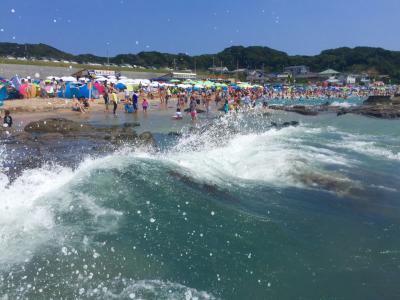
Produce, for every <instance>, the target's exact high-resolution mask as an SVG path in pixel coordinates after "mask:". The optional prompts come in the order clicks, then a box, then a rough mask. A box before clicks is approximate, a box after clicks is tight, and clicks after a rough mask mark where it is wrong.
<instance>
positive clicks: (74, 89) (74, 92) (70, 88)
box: [58, 82, 80, 99]
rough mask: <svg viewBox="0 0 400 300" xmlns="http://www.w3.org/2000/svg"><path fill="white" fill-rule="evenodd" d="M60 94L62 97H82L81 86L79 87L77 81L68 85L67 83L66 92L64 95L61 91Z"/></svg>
mask: <svg viewBox="0 0 400 300" xmlns="http://www.w3.org/2000/svg"><path fill="white" fill-rule="evenodd" d="M58 96H59V97H60V98H61V97H65V98H68V99H72V98H73V97H74V96H75V97H76V98H79V97H80V93H79V88H78V86H77V85H76V84H75V83H73V82H68V83H67V84H66V85H65V92H64V95H62V92H59V93H58Z"/></svg>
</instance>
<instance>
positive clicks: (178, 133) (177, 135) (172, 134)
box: [168, 131, 182, 137]
mask: <svg viewBox="0 0 400 300" xmlns="http://www.w3.org/2000/svg"><path fill="white" fill-rule="evenodd" d="M168 136H173V137H181V136H182V133H180V132H175V131H171V132H169V133H168Z"/></svg>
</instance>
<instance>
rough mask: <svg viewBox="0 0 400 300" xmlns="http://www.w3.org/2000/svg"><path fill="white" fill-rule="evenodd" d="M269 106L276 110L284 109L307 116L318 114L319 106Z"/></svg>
mask: <svg viewBox="0 0 400 300" xmlns="http://www.w3.org/2000/svg"><path fill="white" fill-rule="evenodd" d="M269 108H271V109H274V110H283V111H288V112H294V113H297V114H300V115H305V116H316V115H318V108H317V107H307V106H298V105H296V106H275V105H272V106H269Z"/></svg>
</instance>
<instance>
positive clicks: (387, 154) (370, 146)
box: [333, 138, 400, 161]
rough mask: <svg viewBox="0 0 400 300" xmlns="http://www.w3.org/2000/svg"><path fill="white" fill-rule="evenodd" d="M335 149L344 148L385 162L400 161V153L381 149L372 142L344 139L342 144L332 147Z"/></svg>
mask: <svg viewBox="0 0 400 300" xmlns="http://www.w3.org/2000/svg"><path fill="white" fill-rule="evenodd" d="M333 146H335V147H336V148H344V149H348V150H352V151H354V152H358V153H361V154H364V155H367V156H371V157H375V158H384V159H387V160H397V161H400V152H396V151H395V150H391V149H388V148H383V147H380V146H379V145H377V143H376V142H372V141H362V140H354V139H353V138H348V139H345V142H344V143H340V144H335V145H333Z"/></svg>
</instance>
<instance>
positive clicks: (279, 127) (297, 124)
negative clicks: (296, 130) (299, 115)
mask: <svg viewBox="0 0 400 300" xmlns="http://www.w3.org/2000/svg"><path fill="white" fill-rule="evenodd" d="M299 124H300V123H299V122H297V121H290V122H283V123H282V124H278V123H275V122H271V127H275V128H278V129H281V128H285V127H290V126H294V127H295V126H299Z"/></svg>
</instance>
